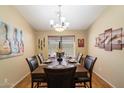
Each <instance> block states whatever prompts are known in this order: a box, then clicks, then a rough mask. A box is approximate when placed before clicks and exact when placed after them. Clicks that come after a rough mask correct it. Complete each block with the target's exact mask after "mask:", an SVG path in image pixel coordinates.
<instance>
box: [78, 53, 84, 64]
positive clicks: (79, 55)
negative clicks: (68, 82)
mask: <svg viewBox="0 0 124 93" xmlns="http://www.w3.org/2000/svg"><path fill="white" fill-rule="evenodd" d="M82 56H83V54H82V53H79V54H78V57H77V61H78V62H79V63H81V59H82Z"/></svg>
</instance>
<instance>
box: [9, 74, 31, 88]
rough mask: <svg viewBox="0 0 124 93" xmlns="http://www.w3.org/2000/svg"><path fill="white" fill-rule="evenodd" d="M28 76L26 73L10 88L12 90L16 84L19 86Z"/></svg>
mask: <svg viewBox="0 0 124 93" xmlns="http://www.w3.org/2000/svg"><path fill="white" fill-rule="evenodd" d="M29 74H30V72H29V73H27V74H26V75H24V76H23V77H22V78H21V79H20V80H18V81H17V82H16V83H15V84H13V85H12V87H11V88H14V87H15V86H16V85H18V84H19V83H20V82H21V81H22V80H23V79H24V78H26V77H27V76H28V75H29Z"/></svg>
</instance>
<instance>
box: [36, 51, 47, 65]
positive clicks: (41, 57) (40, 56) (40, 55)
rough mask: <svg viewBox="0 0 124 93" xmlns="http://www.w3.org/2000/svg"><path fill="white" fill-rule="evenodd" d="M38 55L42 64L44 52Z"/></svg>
mask: <svg viewBox="0 0 124 93" xmlns="http://www.w3.org/2000/svg"><path fill="white" fill-rule="evenodd" d="M37 57H38V59H39V61H40V64H42V63H43V62H44V60H45V59H44V56H43V54H42V53H39V54H38V55H37Z"/></svg>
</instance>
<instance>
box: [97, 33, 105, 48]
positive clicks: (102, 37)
mask: <svg viewBox="0 0 124 93" xmlns="http://www.w3.org/2000/svg"><path fill="white" fill-rule="evenodd" d="M98 44H99V48H105V33H101V34H99V43H98Z"/></svg>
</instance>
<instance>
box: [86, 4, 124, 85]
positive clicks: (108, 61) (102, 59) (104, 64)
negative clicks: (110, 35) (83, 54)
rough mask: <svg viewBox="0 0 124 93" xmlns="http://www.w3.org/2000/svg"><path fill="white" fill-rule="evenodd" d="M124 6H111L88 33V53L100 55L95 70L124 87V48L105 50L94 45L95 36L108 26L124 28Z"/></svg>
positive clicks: (113, 83)
mask: <svg viewBox="0 0 124 93" xmlns="http://www.w3.org/2000/svg"><path fill="white" fill-rule="evenodd" d="M123 19H124V6H110V7H109V8H107V9H106V10H105V11H104V12H103V14H101V16H100V17H99V18H98V19H97V20H96V22H94V24H93V25H92V26H91V28H90V29H89V34H88V54H90V55H93V56H96V57H98V60H97V62H96V64H95V69H94V71H95V72H96V73H97V74H98V75H100V76H101V77H102V78H103V79H105V80H106V81H108V82H109V83H111V84H112V85H113V87H124V80H123V79H124V72H123V71H124V49H123V50H113V51H112V52H108V51H105V50H104V49H100V48H97V47H94V45H95V38H96V37H97V36H98V34H100V33H102V32H104V30H106V29H108V28H112V29H116V28H120V27H123V29H124V20H123Z"/></svg>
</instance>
